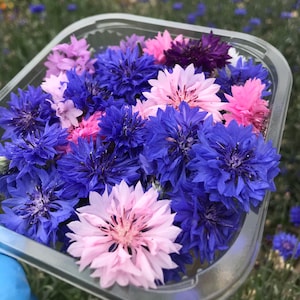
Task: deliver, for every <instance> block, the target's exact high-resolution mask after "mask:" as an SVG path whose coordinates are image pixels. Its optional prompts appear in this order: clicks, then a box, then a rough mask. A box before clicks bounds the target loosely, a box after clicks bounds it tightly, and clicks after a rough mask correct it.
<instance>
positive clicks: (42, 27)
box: [0, 0, 300, 300]
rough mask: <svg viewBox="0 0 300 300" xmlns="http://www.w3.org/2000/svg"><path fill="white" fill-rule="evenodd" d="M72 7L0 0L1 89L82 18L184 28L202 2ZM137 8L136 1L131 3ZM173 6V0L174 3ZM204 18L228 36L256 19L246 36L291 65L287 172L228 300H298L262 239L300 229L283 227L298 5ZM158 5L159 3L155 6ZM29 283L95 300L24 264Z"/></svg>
mask: <svg viewBox="0 0 300 300" xmlns="http://www.w3.org/2000/svg"><path fill="white" fill-rule="evenodd" d="M70 2H71V1H63V0H60V1H53V0H47V1H40V3H43V4H45V5H46V11H45V12H44V13H42V14H35V15H33V14H32V13H31V12H30V11H29V10H28V6H29V4H30V3H38V2H34V1H32V2H31V1H24V0H23V1H22V0H19V1H2V0H0V7H3V8H4V7H5V3H6V4H7V5H8V6H11V8H6V9H4V10H3V11H2V13H0V51H1V52H0V89H1V88H2V87H3V86H4V85H5V84H6V83H7V82H9V80H11V79H12V77H13V76H14V75H15V74H16V73H17V72H18V71H19V70H20V69H21V68H22V67H23V66H25V65H26V64H27V63H28V62H29V61H30V60H31V59H32V58H33V57H34V56H35V55H36V54H37V53H38V52H39V51H40V50H41V49H42V48H43V47H44V46H45V45H46V44H47V43H48V42H49V41H50V40H51V39H52V38H53V37H54V36H55V35H56V34H57V33H58V32H59V31H60V30H62V29H63V28H64V27H66V26H67V25H69V24H71V23H72V22H74V21H76V20H79V19H81V18H84V17H87V16H90V15H94V14H100V13H107V12H126V13H133V14H139V15H144V16H151V17H155V18H161V19H168V20H174V21H179V22H186V20H187V15H188V14H189V13H192V12H193V11H195V10H196V7H197V5H198V3H199V2H200V1H193V0H192V1H191V0H186V1H182V2H183V3H184V6H183V9H182V10H180V11H175V10H173V9H172V4H173V3H174V2H175V1H159V0H157V1H155V0H150V1H148V3H141V1H140V3H138V1H129V0H127V1H125V0H118V1H107V0H87V1H81V0H74V1H72V3H76V4H77V10H76V11H73V12H69V11H67V10H66V5H67V4H68V3H70ZM134 2H136V3H134ZM177 2H178V1H177ZM202 2H203V3H205V4H206V8H207V10H206V13H205V15H204V16H203V17H199V18H198V19H197V20H196V24H198V25H204V26H212V25H213V26H215V27H218V28H223V29H227V30H236V31H243V28H244V27H245V26H247V25H248V24H249V20H250V18H252V17H255V18H260V20H261V24H260V25H258V26H254V28H253V30H252V31H251V32H250V34H253V35H256V36H258V37H260V38H262V39H264V40H266V41H268V42H269V43H271V44H273V45H274V46H275V47H276V48H278V49H279V50H280V51H281V52H282V53H283V55H284V56H285V58H286V59H287V61H288V63H289V64H290V66H291V68H292V71H293V76H294V85H293V90H292V95H291V101H290V106H289V110H288V116H287V122H286V126H285V131H284V136H283V140H282V147H281V155H282V162H281V167H282V169H284V170H285V172H283V173H282V174H281V175H280V176H278V177H277V179H276V185H277V191H276V193H273V194H272V196H271V200H270V205H269V210H268V215H267V220H266V224H265V232H264V237H263V241H262V247H261V250H260V253H259V256H258V258H257V262H256V264H255V267H254V269H253V271H252V272H251V274H250V276H249V277H248V279H247V280H246V282H245V283H244V284H243V285H242V286H241V288H240V289H239V290H238V291H237V293H236V294H235V295H234V296H232V297H231V299H232V300H240V299H246V300H248V299H251V300H252V299H253V300H254V299H255V300H256V299H257V300H258V299H259V300H260V299H272V300H273V299H282V300H290V299H291V300H296V299H300V261H292V262H290V263H286V264H284V263H282V261H281V260H280V258H279V257H278V256H277V255H276V253H274V252H272V251H271V246H272V244H271V242H270V239H269V238H268V236H269V235H273V234H274V233H276V232H277V231H278V230H280V229H283V230H285V231H288V232H292V233H295V234H297V235H298V236H299V235H300V231H299V228H298V229H297V228H294V227H292V226H291V225H290V224H289V209H290V207H291V206H293V205H295V204H300V199H299V195H300V180H299V177H300V167H299V166H300V151H299V149H300V147H299V146H300V133H299V132H300V121H299V113H300V98H299V97H300V76H299V72H300V54H299V53H300V52H299V49H300V40H299V38H300V35H299V30H300V17H298V13H299V14H300V11H299V10H298V11H296V10H294V9H293V5H295V4H296V3H297V1H296V0H272V1H270V0H257V1H255V0H253V1H250V0H249V1H239V3H234V2H237V1H229V0H224V1H220V0H210V1H208V0H207V1H204V0H203V1H202ZM158 4H159V5H158ZM237 7H245V8H246V9H247V14H246V15H244V16H235V15H234V9H235V8H237ZM284 11H288V12H292V13H293V18H290V19H283V18H280V15H281V12H284ZM25 270H26V272H27V274H28V279H29V282H30V284H31V287H32V289H33V291H34V293H35V294H36V295H37V297H38V299H40V300H43V299H45V300H46V299H47V300H52V299H53V300H54V299H62V300H63V299H66V300H67V299H72V300H73V299H75V300H76V299H89V300H91V299H96V298H95V297H92V296H91V295H89V294H87V293H85V292H82V291H80V290H78V289H76V288H74V287H72V286H71V285H69V284H66V283H64V282H62V281H61V280H59V279H56V278H54V277H52V276H49V275H47V274H45V273H43V272H41V271H39V270H36V269H35V268H32V267H29V266H27V265H25Z"/></svg>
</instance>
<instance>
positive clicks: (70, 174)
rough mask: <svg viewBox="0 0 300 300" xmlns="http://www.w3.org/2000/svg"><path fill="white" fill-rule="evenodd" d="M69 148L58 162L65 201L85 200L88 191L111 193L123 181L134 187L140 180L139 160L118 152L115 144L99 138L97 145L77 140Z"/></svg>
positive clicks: (90, 141)
mask: <svg viewBox="0 0 300 300" xmlns="http://www.w3.org/2000/svg"><path fill="white" fill-rule="evenodd" d="M70 148H71V151H69V152H68V153H67V154H65V155H64V156H63V157H61V158H60V159H59V160H58V162H57V165H58V172H59V173H60V174H61V176H62V178H64V179H65V187H66V191H65V193H66V195H67V197H69V194H70V197H71V196H74V195H77V196H78V197H80V198H81V197H82V198H86V197H88V194H89V192H90V191H96V192H98V193H100V194H101V193H103V192H104V189H105V186H107V188H108V189H109V190H110V189H111V187H112V186H114V185H115V184H118V183H120V182H121V181H122V180H125V181H126V182H127V183H128V184H129V185H133V184H135V183H136V182H137V181H138V180H139V178H140V174H139V171H140V166H139V161H138V157H135V158H132V157H130V156H129V154H128V153H127V152H126V151H119V150H120V149H119V148H118V147H117V145H116V144H115V143H114V142H110V143H104V142H103V141H102V139H101V137H98V138H97V139H96V141H93V140H89V141H88V140H87V139H82V138H79V139H78V142H77V144H72V143H71V144H70Z"/></svg>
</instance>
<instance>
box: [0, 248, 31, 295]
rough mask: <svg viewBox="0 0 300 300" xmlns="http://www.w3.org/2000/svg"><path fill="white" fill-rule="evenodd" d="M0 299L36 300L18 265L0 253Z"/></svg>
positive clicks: (15, 261)
mask: <svg viewBox="0 0 300 300" xmlns="http://www.w3.org/2000/svg"><path fill="white" fill-rule="evenodd" d="M0 282H1V288H0V299H1V300H36V298H35V297H34V296H33V295H32V293H31V290H30V286H29V284H28V281H27V278H26V275H25V272H24V270H23V268H22V266H21V265H20V263H19V262H18V261H17V260H15V259H13V258H12V257H9V256H6V255H4V254H1V253H0Z"/></svg>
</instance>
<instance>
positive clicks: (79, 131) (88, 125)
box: [67, 111, 103, 144]
mask: <svg viewBox="0 0 300 300" xmlns="http://www.w3.org/2000/svg"><path fill="white" fill-rule="evenodd" d="M102 115H103V112H102V111H97V112H95V113H94V114H93V115H91V116H90V117H89V118H88V119H87V120H85V119H82V121H81V122H80V123H79V125H78V127H76V128H74V129H73V130H72V131H71V132H70V133H69V135H68V138H67V139H68V141H70V142H73V143H75V144H77V143H78V138H80V137H81V138H85V139H88V140H90V139H93V140H95V139H96V137H97V134H98V133H99V130H100V128H99V126H98V123H99V119H100V118H101V116H102Z"/></svg>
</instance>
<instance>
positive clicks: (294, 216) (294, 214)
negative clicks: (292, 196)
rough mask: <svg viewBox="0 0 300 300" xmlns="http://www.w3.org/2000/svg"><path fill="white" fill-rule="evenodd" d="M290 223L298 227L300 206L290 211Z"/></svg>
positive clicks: (299, 223) (299, 224)
mask: <svg viewBox="0 0 300 300" xmlns="http://www.w3.org/2000/svg"><path fill="white" fill-rule="evenodd" d="M290 222H291V223H292V224H294V225H295V226H300V206H299V205H298V206H293V207H292V208H291V209H290Z"/></svg>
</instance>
